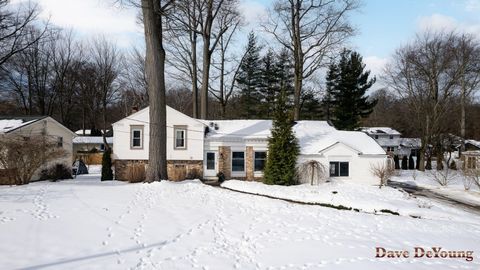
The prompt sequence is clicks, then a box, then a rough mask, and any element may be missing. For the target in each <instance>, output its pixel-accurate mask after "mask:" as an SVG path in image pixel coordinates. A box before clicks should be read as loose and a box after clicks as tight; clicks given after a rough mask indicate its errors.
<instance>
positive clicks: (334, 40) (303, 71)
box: [263, 0, 359, 120]
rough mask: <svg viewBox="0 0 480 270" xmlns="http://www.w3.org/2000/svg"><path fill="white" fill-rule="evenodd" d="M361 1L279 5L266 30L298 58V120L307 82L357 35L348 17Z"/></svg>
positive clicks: (301, 0)
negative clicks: (350, 38) (337, 50)
mask: <svg viewBox="0 0 480 270" xmlns="http://www.w3.org/2000/svg"><path fill="white" fill-rule="evenodd" d="M358 7H359V4H358V1H357V0H341V1H335V0H288V1H282V0H279V1H276V2H275V3H274V8H273V10H272V11H271V12H270V16H269V20H268V22H267V23H266V24H265V25H264V27H263V28H264V30H265V31H266V32H268V33H270V34H272V35H273V36H274V37H275V39H276V40H277V41H278V42H279V43H280V44H281V45H282V46H284V47H285V48H287V49H288V50H290V51H291V53H292V54H293V58H294V88H295V91H294V105H295V106H294V118H295V120H298V119H299V117H300V98H301V96H302V86H303V84H304V80H305V79H307V78H308V77H310V76H312V75H313V74H314V73H315V72H316V71H317V70H318V69H319V68H321V67H323V66H324V64H325V63H326V61H325V60H326V58H328V57H329V55H330V54H331V53H332V52H333V51H335V50H336V49H338V48H339V47H340V46H341V45H342V44H343V42H344V41H345V40H346V39H347V38H348V37H350V36H352V35H353V34H354V29H353V27H352V26H351V24H350V23H349V22H348V20H347V18H348V17H347V16H348V13H349V12H351V11H352V10H355V9H357V8H358Z"/></svg>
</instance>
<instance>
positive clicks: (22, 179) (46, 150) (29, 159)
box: [0, 135, 67, 185]
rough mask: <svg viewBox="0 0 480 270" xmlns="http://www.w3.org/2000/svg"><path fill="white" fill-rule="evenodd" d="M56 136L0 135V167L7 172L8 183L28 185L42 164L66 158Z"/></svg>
mask: <svg viewBox="0 0 480 270" xmlns="http://www.w3.org/2000/svg"><path fill="white" fill-rule="evenodd" d="M66 154H67V152H66V151H65V149H63V148H62V147H58V145H57V137H56V136H48V135H31V136H28V137H23V136H15V135H0V167H1V168H2V169H4V170H6V171H8V172H9V173H8V176H7V177H8V178H9V182H10V183H15V184H17V185H23V184H28V183H29V182H30V180H31V179H32V177H33V175H34V174H35V172H37V171H38V170H39V169H40V168H41V167H42V166H43V165H44V164H48V163H49V162H52V161H55V160H58V159H60V158H64V157H66Z"/></svg>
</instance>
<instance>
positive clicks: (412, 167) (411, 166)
mask: <svg viewBox="0 0 480 270" xmlns="http://www.w3.org/2000/svg"><path fill="white" fill-rule="evenodd" d="M408 169H409V170H415V162H414V161H413V156H412V155H410V157H409V158H408Z"/></svg>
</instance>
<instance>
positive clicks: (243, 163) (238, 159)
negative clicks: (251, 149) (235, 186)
mask: <svg viewBox="0 0 480 270" xmlns="http://www.w3.org/2000/svg"><path fill="white" fill-rule="evenodd" d="M235 153H242V154H243V157H242V158H239V157H234V154H235ZM234 161H235V162H240V161H243V162H242V166H241V167H242V170H237V169H234V168H236V167H238V166H240V165H239V164H237V165H234ZM231 165H232V172H237V173H241V172H245V151H232V160H231Z"/></svg>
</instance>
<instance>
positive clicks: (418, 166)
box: [415, 153, 420, 170]
mask: <svg viewBox="0 0 480 270" xmlns="http://www.w3.org/2000/svg"><path fill="white" fill-rule="evenodd" d="M415 157H417V162H416V163H415V169H417V170H418V168H420V157H419V156H418V153H417V155H416V156H415Z"/></svg>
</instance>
